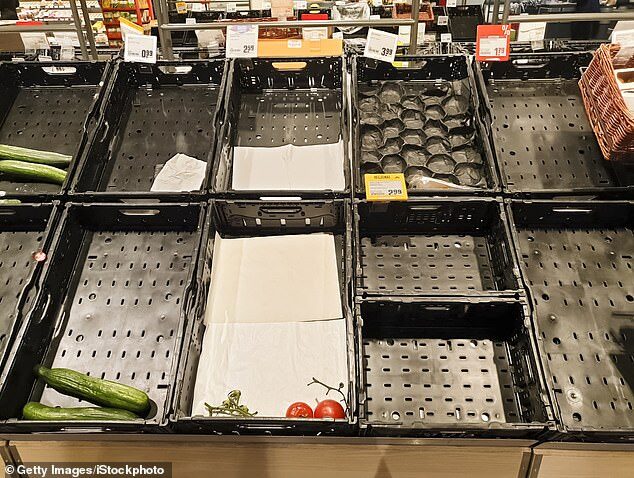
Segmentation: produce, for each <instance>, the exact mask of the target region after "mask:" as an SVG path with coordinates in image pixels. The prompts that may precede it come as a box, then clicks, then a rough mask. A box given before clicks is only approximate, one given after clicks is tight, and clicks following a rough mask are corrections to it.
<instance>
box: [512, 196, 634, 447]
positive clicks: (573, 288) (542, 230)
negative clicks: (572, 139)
mask: <svg viewBox="0 0 634 478" xmlns="http://www.w3.org/2000/svg"><path fill="white" fill-rule="evenodd" d="M509 204H510V211H511V217H512V229H513V232H514V235H515V243H516V246H517V252H518V254H519V257H520V266H521V270H522V273H523V276H524V279H525V281H526V286H527V288H528V291H529V295H530V298H531V301H532V305H533V307H534V310H535V325H536V331H537V337H538V345H539V349H540V352H541V357H542V361H543V363H544V368H545V371H546V378H547V383H548V387H549V390H550V393H551V394H552V396H553V402H554V404H555V405H556V410H557V411H558V415H559V419H560V422H561V427H562V430H563V431H565V432H566V433H567V434H569V436H572V437H577V438H579V437H580V436H582V437H587V438H590V437H592V438H594V439H607V440H621V439H623V440H631V439H632V437H634V410H633V408H634V392H633V387H634V343H633V342H632V337H634V335H633V334H632V319H633V318H634V260H633V255H634V202H619V201H614V202H607V201H593V202H581V201H576V202H575V201H571V202H565V201H512V202H510V203H509Z"/></svg>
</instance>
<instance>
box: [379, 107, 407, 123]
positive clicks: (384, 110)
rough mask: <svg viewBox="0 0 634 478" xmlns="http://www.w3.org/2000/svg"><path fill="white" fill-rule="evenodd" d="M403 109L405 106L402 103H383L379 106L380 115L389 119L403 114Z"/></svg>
mask: <svg viewBox="0 0 634 478" xmlns="http://www.w3.org/2000/svg"><path fill="white" fill-rule="evenodd" d="M402 111H403V107H402V106H401V105H385V104H381V106H380V107H379V116H381V117H382V118H383V119H384V120H386V121H388V120H391V119H396V118H399V117H400V116H401V112H402Z"/></svg>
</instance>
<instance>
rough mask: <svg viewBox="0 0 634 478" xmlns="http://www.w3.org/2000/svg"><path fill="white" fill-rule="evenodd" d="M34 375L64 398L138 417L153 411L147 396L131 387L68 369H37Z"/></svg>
mask: <svg viewBox="0 0 634 478" xmlns="http://www.w3.org/2000/svg"><path fill="white" fill-rule="evenodd" d="M34 371H35V374H36V375H37V376H38V377H39V378H41V379H42V380H44V382H45V383H46V385H48V386H49V387H51V388H53V389H54V390H57V391H58V392H60V393H63V394H64V395H70V396H71V397H75V398H79V399H81V400H86V401H87V402H90V403H94V404H95V405H101V406H104V407H110V408H119V409H122V410H128V411H130V412H134V413H137V414H139V415H146V414H147V412H148V411H149V409H150V398H149V397H148V396H147V394H146V393H145V392H143V391H141V390H139V389H137V388H134V387H130V386H128V385H123V384H121V383H117V382H111V381H110V380H102V379H100V378H93V377H89V376H88V375H85V374H83V373H80V372H76V371H74V370H69V369H67V368H53V369H50V368H46V367H43V366H41V365H37V366H36V367H35V370H34Z"/></svg>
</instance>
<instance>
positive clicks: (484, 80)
mask: <svg viewBox="0 0 634 478" xmlns="http://www.w3.org/2000/svg"><path fill="white" fill-rule="evenodd" d="M591 59H592V54H591V53H589V52H582V53H540V54H530V53H518V54H512V55H511V59H510V61H508V62H492V63H489V64H487V65H485V64H479V65H480V66H478V67H477V70H476V76H477V77H478V78H479V79H480V82H481V84H482V93H483V96H484V103H485V104H486V105H487V106H488V107H489V108H490V111H491V114H492V120H491V134H492V140H493V144H494V149H495V154H496V156H497V161H498V165H499V167H500V173H501V175H502V182H503V184H504V188H505V190H506V191H508V192H509V193H514V194H540V193H541V194H551V195H552V194H558V193H559V194H577V193H595V194H606V193H609V192H611V193H618V192H624V191H630V192H631V191H633V190H634V166H632V165H629V166H628V165H626V164H623V163H618V162H615V161H612V162H608V161H605V160H604V159H603V156H602V155H601V150H600V149H599V145H598V143H597V141H596V139H595V136H594V133H593V131H592V127H591V126H590V123H589V122H588V118H587V116H586V111H585V108H584V105H583V100H582V97H581V92H580V90H579V85H578V82H579V78H580V75H581V71H580V69H581V68H582V67H585V66H587V65H588V64H589V62H590V60H591Z"/></svg>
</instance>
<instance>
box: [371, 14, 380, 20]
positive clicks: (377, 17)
mask: <svg viewBox="0 0 634 478" xmlns="http://www.w3.org/2000/svg"><path fill="white" fill-rule="evenodd" d="M380 19H381V15H370V20H380Z"/></svg>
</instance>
